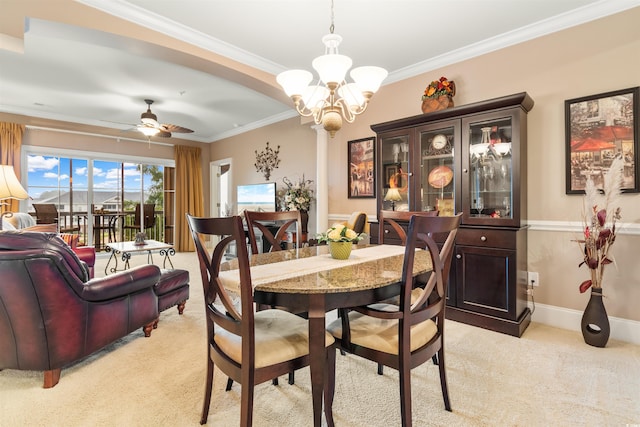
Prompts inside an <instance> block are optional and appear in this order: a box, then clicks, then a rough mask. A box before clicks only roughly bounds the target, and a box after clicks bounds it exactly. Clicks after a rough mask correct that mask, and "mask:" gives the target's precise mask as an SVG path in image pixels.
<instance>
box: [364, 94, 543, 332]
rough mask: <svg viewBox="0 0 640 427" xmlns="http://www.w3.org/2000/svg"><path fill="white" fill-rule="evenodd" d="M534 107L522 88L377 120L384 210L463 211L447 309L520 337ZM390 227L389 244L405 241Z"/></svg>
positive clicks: (374, 234)
mask: <svg viewBox="0 0 640 427" xmlns="http://www.w3.org/2000/svg"><path fill="white" fill-rule="evenodd" d="M531 108H533V100H532V99H531V97H530V96H529V95H528V94H527V93H525V92H523V93H518V94H514V95H510V96H505V97H501V98H495V99H490V100H486V101H482V102H477V103H473V104H467V105H462V106H459V107H455V108H450V109H447V110H441V111H436V112H433V113H428V114H421V115H418V116H413V117H407V118H404V119H399V120H394V121H390V122H386V123H380V124H375V125H372V126H371V129H373V131H374V132H376V134H377V153H378V156H377V157H378V159H380V161H379V162H378V165H377V170H376V173H377V178H378V179H377V182H378V183H380V184H379V185H378V190H377V195H376V199H377V211H378V212H379V211H380V210H381V209H395V210H411V211H429V210H438V211H439V215H454V214H457V213H459V212H461V213H462V224H461V226H460V230H459V232H458V237H457V240H456V249H455V254H454V261H453V263H454V264H453V265H452V268H451V277H450V280H449V292H448V307H447V311H446V315H447V318H449V319H452V320H457V321H461V322H464V323H469V324H472V325H476V326H480V327H483V328H487V329H492V330H495V331H499V332H503V333H506V334H510V335H514V336H518V337H519V336H521V335H522V333H523V332H524V330H525V329H526V327H527V326H528V325H529V322H530V320H531V312H530V310H529V308H528V307H527V295H526V288H527V283H526V275H527V273H526V270H527V229H526V226H524V225H523V224H524V221H525V220H526V213H527V182H526V177H527V159H526V147H527V113H528V112H529V111H530V110H531ZM384 233H385V243H396V244H400V239H399V238H398V236H396V235H395V233H394V231H393V230H392V229H385V230H384ZM371 239H372V242H374V243H377V240H378V223H377V222H372V223H371Z"/></svg>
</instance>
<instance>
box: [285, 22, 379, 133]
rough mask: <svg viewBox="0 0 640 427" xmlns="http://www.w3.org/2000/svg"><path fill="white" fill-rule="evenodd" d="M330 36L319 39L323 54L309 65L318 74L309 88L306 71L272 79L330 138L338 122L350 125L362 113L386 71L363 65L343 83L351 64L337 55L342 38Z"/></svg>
mask: <svg viewBox="0 0 640 427" xmlns="http://www.w3.org/2000/svg"><path fill="white" fill-rule="evenodd" d="M331 29H332V31H331V34H327V35H326V36H324V37H323V38H322V42H323V43H324V45H325V54H324V55H321V56H318V57H317V58H315V59H314V60H313V62H312V63H311V65H312V66H313V68H314V69H315V70H316V72H317V73H318V75H319V81H318V83H317V84H315V85H311V84H310V83H311V81H312V80H313V74H311V73H310V72H309V71H306V70H288V71H284V72H282V73H280V74H278V76H277V77H276V80H277V82H278V84H279V85H280V86H282V88H283V89H284V92H285V93H286V94H287V96H289V97H290V98H291V99H292V100H293V103H294V104H295V106H296V110H297V111H298V113H299V114H300V115H301V116H303V117H313V120H314V121H315V123H316V124H318V125H319V124H322V125H323V127H324V129H325V130H326V131H327V132H329V134H330V135H331V137H332V138H333V137H334V135H335V133H336V132H337V131H338V130H340V128H341V127H342V120H343V119H344V120H346V121H347V123H353V121H354V120H355V118H356V116H357V115H359V114H362V113H364V111H365V110H366V109H367V105H369V101H370V100H371V97H372V96H373V94H374V93H376V92H377V91H378V89H379V88H380V84H381V83H382V81H383V80H384V79H385V78H386V77H387V74H388V73H387V70H385V69H384V68H380V67H374V66H364V67H358V68H354V69H353V70H351V72H350V73H349V75H350V76H351V78H352V79H353V81H354V82H353V83H347V81H346V80H345V76H346V75H347V71H349V68H351V65H352V61H351V58H349V57H348V56H346V55H340V54H339V53H338V45H339V44H340V42H341V41H342V37H340V36H339V35H337V34H333V23H332V24H331Z"/></svg>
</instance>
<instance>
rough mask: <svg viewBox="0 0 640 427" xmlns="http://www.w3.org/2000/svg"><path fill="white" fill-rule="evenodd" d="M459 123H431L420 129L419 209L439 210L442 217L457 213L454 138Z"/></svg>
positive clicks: (457, 135)
mask: <svg viewBox="0 0 640 427" xmlns="http://www.w3.org/2000/svg"><path fill="white" fill-rule="evenodd" d="M457 129H459V126H455V125H453V124H452V125H451V126H446V127H443V126H442V125H440V126H438V127H434V126H429V127H425V128H422V129H419V130H418V132H419V138H420V159H421V163H420V175H421V176H420V189H419V191H420V194H418V197H416V200H418V201H419V202H418V206H417V208H418V210H422V211H434V210H437V211H439V213H438V214H439V215H440V216H453V215H455V213H456V197H455V196H456V181H457V179H456V176H455V171H456V169H457V168H456V166H455V161H454V159H455V156H454V152H455V148H454V145H455V141H457V140H459V132H457Z"/></svg>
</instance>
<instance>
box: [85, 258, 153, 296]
mask: <svg viewBox="0 0 640 427" xmlns="http://www.w3.org/2000/svg"><path fill="white" fill-rule="evenodd" d="M158 280H160V267H158V266H157V265H140V266H137V267H134V268H132V269H130V270H126V271H121V272H119V273H115V274H112V275H111V276H107V277H101V278H97V279H91V280H89V281H88V282H87V283H85V285H84V287H83V289H82V295H81V297H82V298H84V299H85V300H87V301H105V300H109V299H113V298H117V297H121V296H125V295H128V294H131V293H134V292H137V291H140V290H143V289H147V288H152V287H153V286H155V285H156V283H158Z"/></svg>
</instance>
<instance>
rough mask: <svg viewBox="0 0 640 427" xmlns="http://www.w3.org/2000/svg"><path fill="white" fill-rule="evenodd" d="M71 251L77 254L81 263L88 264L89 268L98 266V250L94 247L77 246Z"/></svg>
mask: <svg viewBox="0 0 640 427" xmlns="http://www.w3.org/2000/svg"><path fill="white" fill-rule="evenodd" d="M71 250H72V251H73V252H75V253H76V255H77V256H78V258H79V259H80V260H81V261H84V262H86V263H87V265H88V266H89V267H93V266H94V265H95V264H96V248H94V247H93V246H76V247H75V248H71Z"/></svg>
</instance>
